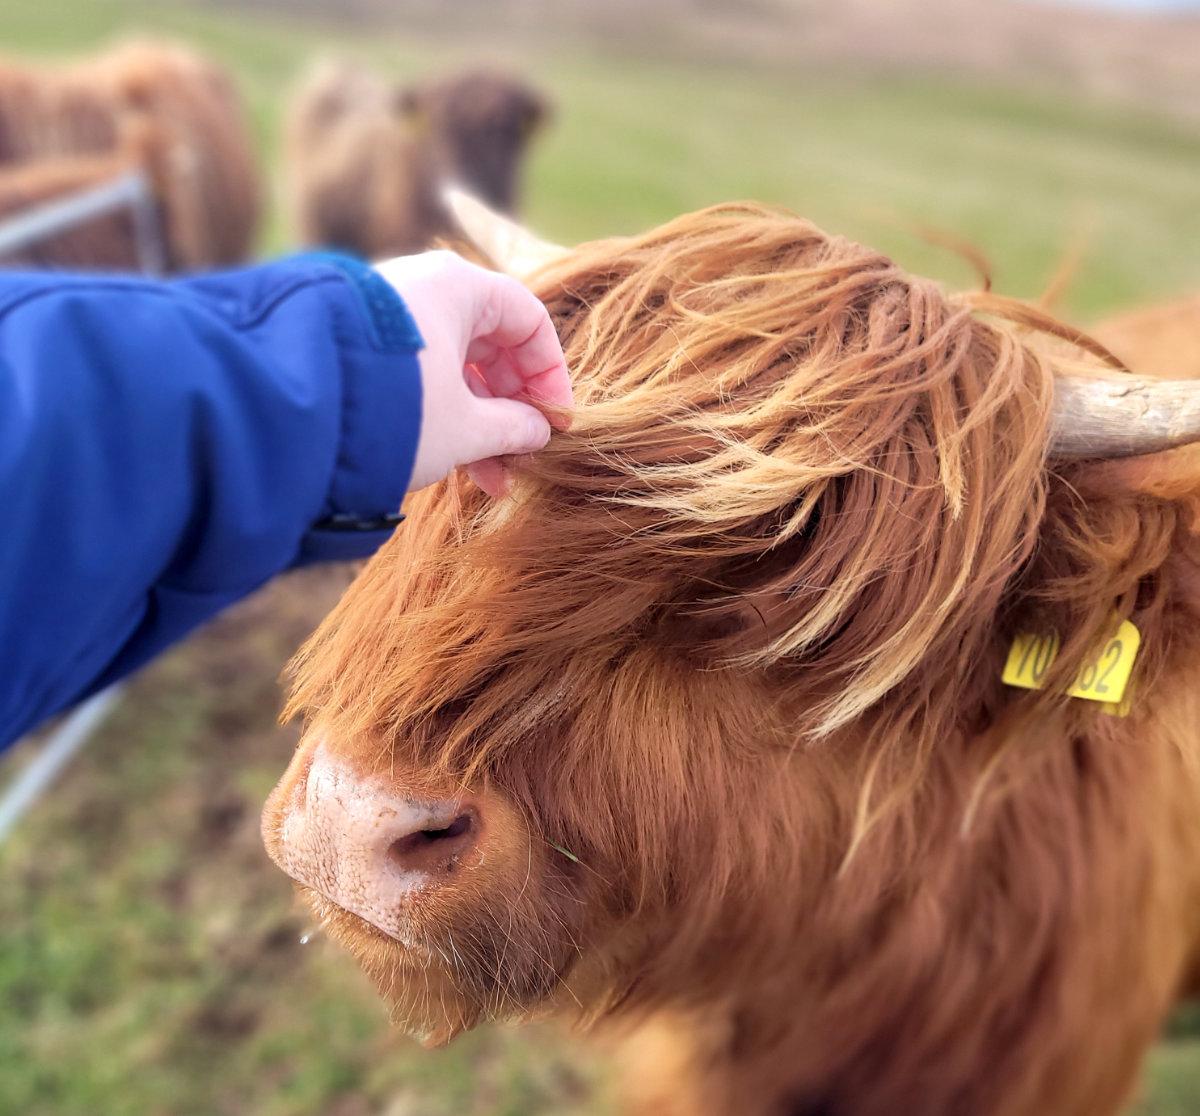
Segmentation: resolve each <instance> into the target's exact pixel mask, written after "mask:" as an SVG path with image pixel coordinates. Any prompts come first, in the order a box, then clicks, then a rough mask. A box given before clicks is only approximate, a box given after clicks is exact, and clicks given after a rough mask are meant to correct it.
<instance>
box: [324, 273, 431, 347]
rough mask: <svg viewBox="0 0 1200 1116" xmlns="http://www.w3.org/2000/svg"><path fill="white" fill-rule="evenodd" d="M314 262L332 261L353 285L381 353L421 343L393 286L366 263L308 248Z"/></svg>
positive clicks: (416, 330) (423, 344)
mask: <svg viewBox="0 0 1200 1116" xmlns="http://www.w3.org/2000/svg"><path fill="white" fill-rule="evenodd" d="M306 256H307V257H308V258H309V259H311V260H314V261H316V262H322V263H328V264H332V265H333V266H334V267H336V268H338V269H339V270H340V271H342V272H343V273H344V274H345V275H346V277H347V278H348V279H349V280H350V282H351V283H353V285H354V289H355V290H356V291H357V292H358V296H359V298H361V299H362V302H363V306H365V307H366V310H367V317H368V318H369V319H370V322H371V328H372V332H373V334H374V337H373V338H372V339H373V340H374V342H375V344H376V346H377V347H378V348H380V349H381V350H382V351H383V352H385V353H395V352H408V353H411V352H416V351H417V350H418V349H423V348H424V347H425V341H424V339H423V338H422V337H421V331H420V330H419V329H417V323H416V322H415V321H414V320H413V316H412V314H411V313H410V312H409V309H408V307H407V306H405V305H404V299H402V298H401V297H400V296H399V295H398V294H397V293H396V290H395V288H394V287H393V286H392V285H391V283H389V282H388V281H387V280H386V279H385V278H384V277H383V276H382V275H380V274H379V272H378V271H376V270H375V269H374V268H373V267H371V266H370V264H367V263H364V262H363V261H362V260H360V259H358V258H357V257H355V256H349V255H346V254H345V253H344V252H308V253H306Z"/></svg>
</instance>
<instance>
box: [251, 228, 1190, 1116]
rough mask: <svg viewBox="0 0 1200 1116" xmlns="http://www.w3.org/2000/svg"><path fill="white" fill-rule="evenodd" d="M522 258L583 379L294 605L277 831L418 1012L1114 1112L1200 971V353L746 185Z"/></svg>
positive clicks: (1058, 1111) (703, 1070)
mask: <svg viewBox="0 0 1200 1116" xmlns="http://www.w3.org/2000/svg"><path fill="white" fill-rule="evenodd" d="M516 249H521V250H522V253H523V258H524V259H525V260H526V261H529V260H533V259H538V258H544V254H543V253H541V252H539V251H536V250H535V251H530V250H529V249H528V246H527V245H523V244H522V243H520V238H519V237H518V236H515V235H513V234H512V233H511V231H510V233H509V234H508V236H507V245H506V247H505V248H504V249H503V250H502V251H501V252H500V253H499V254H498V255H496V257H495V258H496V259H497V262H504V260H505V259H506V258H508V256H509V254H510V250H516ZM532 282H533V286H534V289H535V290H536V291H537V292H538V293H539V295H540V296H541V297H542V298H543V299H544V301H545V302H546V303H547V305H548V306H549V308H550V311H551V314H552V316H553V318H554V320H555V321H556V323H557V326H558V328H559V330H560V333H561V337H562V340H563V344H564V348H565V351H566V354H567V360H568V365H569V367H570V368H571V370H572V373H573V376H574V377H575V381H576V393H577V400H578V410H577V413H576V415H575V417H574V424H573V425H572V427H571V429H570V430H569V431H567V432H565V433H561V434H558V435H556V436H555V438H554V439H553V440H552V441H551V443H550V445H549V446H548V447H547V448H546V449H545V450H544V451H543V452H541V453H540V454H538V455H535V456H534V457H533V458H531V459H529V460H528V461H525V462H523V463H522V464H521V467H520V469H519V474H518V479H517V483H516V487H515V489H514V491H513V493H512V494H511V495H510V496H509V497H506V498H504V499H502V500H498V501H493V500H490V499H488V498H487V497H485V496H484V495H483V494H482V493H481V492H479V491H477V490H475V489H474V488H472V487H471V486H470V485H469V484H468V483H467V482H466V481H465V480H464V479H462V478H459V479H452V480H450V481H448V482H446V483H443V484H442V485H441V486H439V487H436V488H435V489H432V490H428V491H426V492H424V493H422V494H420V495H419V496H417V497H416V498H415V499H413V500H412V501H411V505H410V507H409V508H408V511H409V522H408V523H407V524H406V525H405V526H404V528H403V529H401V530H400V531H398V532H397V534H396V536H395V538H394V539H392V540H391V542H390V543H389V544H388V545H386V546H385V547H384V548H383V549H382V550H381V551H380V552H379V553H378V554H377V555H376V557H375V558H374V559H373V560H372V561H371V562H370V564H369V565H368V566H367V567H366V568H365V570H364V571H363V572H362V574H361V575H360V577H359V578H358V580H357V581H356V582H355V584H354V585H353V586H352V587H351V589H350V590H349V591H348V593H347V594H346V596H345V597H344V598H343V600H342V601H341V603H340V604H339V605H338V607H337V608H336V609H335V610H334V612H333V613H332V614H331V615H330V616H329V617H328V618H327V619H326V621H325V622H324V624H323V625H322V626H321V628H320V629H319V630H318V631H317V633H316V634H315V636H314V637H313V638H312V639H311V641H310V642H309V643H308V644H307V645H306V647H305V648H304V649H303V651H302V652H301V654H300V655H299V657H298V659H297V661H296V663H295V665H294V670H295V688H294V691H293V695H292V700H291V704H290V707H289V710H288V712H289V713H291V714H296V713H300V714H303V715H304V717H305V718H306V732H305V735H304V738H303V740H302V742H301V744H300V746H299V748H298V750H297V753H296V756H295V758H294V760H293V762H292V764H291V766H290V767H289V769H288V771H287V772H286V774H285V775H284V776H283V779H282V780H281V782H280V783H279V785H278V787H277V788H276V790H275V791H274V793H273V794H272V796H271V798H270V800H269V802H268V804H267V807H266V810H265V813H264V818H263V828H264V837H265V840H266V844H267V847H268V849H269V851H270V853H271V855H272V857H273V858H274V859H275V860H276V861H277V863H278V864H279V865H280V866H281V867H283V868H284V870H285V871H287V872H288V873H289V874H290V875H292V876H293V877H294V878H295V879H296V880H297V881H298V882H299V883H300V885H301V890H302V892H303V894H304V896H305V898H306V899H307V901H308V902H309V903H310V905H311V906H312V908H313V909H314V911H315V912H316V913H317V914H318V915H319V917H320V918H321V920H322V921H323V923H324V924H325V926H326V927H327V928H328V929H329V931H330V933H331V934H332V935H333V936H334V937H335V938H336V939H337V940H339V941H340V942H342V943H344V944H345V945H346V946H347V947H349V949H350V950H351V951H353V953H354V954H355V955H356V956H357V957H358V958H359V960H360V961H361V963H362V964H363V966H364V967H365V969H366V971H367V972H368V973H369V974H370V975H371V977H372V978H373V979H374V981H375V982H376V984H377V985H378V987H379V989H380V991H381V993H382V994H383V995H384V996H385V997H386V998H387V999H388V1001H389V1002H390V1003H391V1005H392V1008H393V1011H394V1013H395V1017H396V1019H397V1021H398V1022H400V1023H401V1024H402V1025H404V1026H405V1027H407V1028H408V1029H409V1030H410V1031H413V1032H415V1033H418V1034H420V1035H422V1036H424V1037H425V1039H426V1040H427V1041H428V1042H431V1043H438V1042H444V1041H447V1040H449V1039H450V1038H452V1037H453V1036H454V1035H455V1034H457V1033H459V1032H461V1031H463V1030H464V1029H466V1028H469V1027H471V1026H473V1025H475V1024H476V1023H477V1022H479V1021H480V1020H485V1019H495V1018H527V1017H531V1016H535V1015H544V1014H557V1015H560V1016H564V1017H568V1018H573V1019H576V1020H579V1021H581V1022H583V1023H584V1024H587V1025H597V1026H599V1025H602V1024H603V1025H606V1026H607V1027H609V1028H622V1029H623V1031H624V1033H625V1034H626V1035H627V1045H626V1050H627V1052H628V1059H629V1063H630V1068H631V1070H632V1071H633V1073H634V1077H633V1079H632V1080H631V1087H630V1100H629V1104H630V1106H631V1108H632V1109H633V1110H636V1111H639V1112H641V1111H644V1112H646V1113H678V1114H684V1113H689V1114H701V1113H703V1114H713V1116H716V1114H728V1113H734V1112H737V1113H744V1114H746V1116H784V1114H791V1116H801V1114H804V1116H816V1114H818V1113H819V1114H822V1116H829V1114H835V1116H891V1114H893V1113H921V1114H935V1113H936V1114H950V1113H955V1114H957V1113H962V1114H968V1113H969V1114H971V1116H1029V1114H1031V1113H1038V1114H1042V1113H1045V1114H1051V1113H1052V1114H1054V1116H1102V1114H1111V1113H1116V1112H1118V1111H1119V1110H1120V1108H1121V1107H1122V1106H1123V1105H1124V1104H1125V1103H1126V1102H1127V1101H1128V1099H1129V1098H1130V1095H1131V1092H1132V1091H1133V1089H1134V1088H1135V1083H1136V1080H1137V1074H1138V1069H1139V1066H1140V1064H1141V1061H1142V1056H1143V1054H1144V1052H1145V1050H1146V1048H1147V1047H1148V1046H1149V1045H1150V1044H1151V1043H1152V1042H1153V1041H1154V1039H1155V1037H1156V1035H1157V1034H1158V1031H1159V1028H1160V1027H1161V1025H1162V1023H1163V1020H1164V1018H1165V1016H1166V1015H1167V1013H1168V1012H1169V1011H1170V1009H1171V1007H1172V1005H1173V1004H1174V1003H1175V1002H1176V999H1177V998H1178V997H1179V996H1181V995H1183V994H1185V993H1187V992H1188V991H1189V990H1190V989H1191V988H1193V987H1194V985H1195V981H1196V978H1197V977H1198V976H1200V951H1198V947H1200V686H1198V685H1197V682H1198V680H1200V444H1195V443H1197V441H1198V440H1200V395H1198V393H1197V390H1196V386H1197V385H1194V384H1191V383H1171V382H1155V381H1147V380H1139V379H1137V378H1135V377H1133V376H1132V375H1130V374H1129V373H1126V372H1123V371H1121V370H1117V369H1114V368H1112V367H1110V365H1112V364H1113V363H1114V360H1113V358H1111V357H1110V356H1109V355H1108V354H1107V353H1106V351H1105V350H1104V349H1103V348H1102V347H1101V346H1100V345H1098V344H1096V343H1095V342H1093V341H1091V340H1090V339H1089V338H1087V337H1086V336H1084V335H1082V334H1080V333H1079V332H1077V331H1075V330H1072V329H1070V328H1068V327H1066V326H1064V325H1062V324H1060V323H1057V322H1055V321H1054V320H1053V319H1051V318H1049V317H1048V316H1047V315H1045V314H1043V313H1041V312H1039V311H1037V310H1035V309H1033V308H1031V307H1027V306H1024V305H1021V304H1017V303H1013V302H1009V301H1006V300H1004V299H1001V298H998V297H995V296H964V295H948V294H946V293H944V292H943V291H942V290H941V289H940V288H939V287H937V286H936V285H934V284H933V283H930V282H928V281H926V280H923V279H919V278H916V277H914V276H912V275H909V274H907V273H906V272H905V271H903V270H902V269H901V268H900V267H898V266H897V265H896V264H895V263H893V262H892V261H891V260H889V259H888V258H886V257H885V256H883V255H881V254H879V253H878V252H875V251H872V250H870V249H867V248H864V247H860V246H859V245H856V244H853V243H850V242H849V241H846V240H843V239H841V238H838V237H833V236H828V235H826V234H825V233H823V232H822V231H820V230H819V229H817V228H816V227H814V226H813V225H811V224H809V223H808V222H807V221H804V220H800V219H798V218H795V217H792V216H790V215H787V214H784V213H779V212H775V211H771V210H766V209H762V208H758V207H754V206H745V205H731V206H723V207H719V208H714V209H709V210H705V211H703V212H700V213H695V214H692V215H690V216H685V217H682V218H679V219H677V220H675V221H672V222H670V223H669V224H667V225H665V226H663V227H661V228H658V229H655V230H653V231H651V232H649V233H646V234H643V235H640V236H634V237H629V238H626V239H620V240H608V241H600V242H597V243H594V244H589V245H584V246H582V247H580V248H577V249H575V250H573V251H570V252H567V253H565V254H563V255H561V256H560V257H559V258H557V259H554V260H551V261H550V262H547V263H544V265H543V266H542V267H541V268H540V269H539V270H538V271H537V273H536V274H535V275H533V276H532ZM1125 620H1131V621H1132V622H1133V624H1134V625H1135V626H1136V628H1137V629H1138V630H1139V632H1140V636H1141V649H1140V652H1139V653H1138V655H1137V658H1136V661H1135V662H1134V665H1133V677H1132V681H1131V688H1130V690H1129V696H1128V702H1127V708H1117V707H1115V706H1114V705H1113V704H1112V703H1111V702H1110V703H1109V704H1107V705H1106V704H1102V703H1100V702H1098V701H1093V700H1086V699H1085V698H1083V697H1077V696H1069V695H1068V694H1067V693H1066V691H1067V689H1068V688H1072V687H1074V689H1076V690H1078V689H1079V687H1081V686H1082V685H1083V683H1084V680H1085V679H1087V678H1088V677H1089V671H1091V676H1090V677H1091V680H1090V681H1089V682H1088V685H1091V686H1094V687H1099V690H1097V691H1093V696H1095V695H1096V693H1107V692H1109V690H1108V686H1107V683H1106V682H1104V681H1102V678H1103V679H1107V677H1108V675H1107V673H1102V672H1107V671H1108V670H1109V665H1108V663H1107V659H1106V658H1104V656H1107V655H1108V654H1109V652H1110V650H1111V649H1112V644H1111V643H1110V642H1108V641H1109V640H1110V637H1111V636H1112V634H1113V632H1114V629H1115V628H1116V626H1117V624H1118V622H1120V621H1125ZM1031 633H1043V634H1044V635H1045V639H1044V640H1043V642H1042V643H1041V644H1039V648H1040V649H1039V651H1038V655H1039V656H1041V655H1042V650H1041V649H1044V648H1050V647H1053V643H1052V642H1051V637H1050V633H1056V635H1057V637H1058V639H1059V640H1060V641H1061V644H1060V647H1059V649H1058V654H1057V658H1056V659H1053V660H1052V661H1051V656H1050V655H1049V654H1047V655H1046V656H1045V658H1044V660H1043V661H1041V664H1040V666H1041V674H1040V676H1039V677H1040V682H1041V686H1042V688H1041V689H1027V688H1017V687H1014V686H1010V685H1006V683H1005V681H1004V680H1003V676H1004V674H1005V671H1006V669H1007V668H1006V662H1007V661H1008V660H1010V659H1011V658H1012V651H1013V648H1014V646H1015V647H1016V649H1017V650H1018V651H1019V650H1020V648H1021V647H1022V646H1029V641H1028V640H1027V639H1026V637H1027V635H1028V634H1031ZM1101 649H1103V650H1101ZM1115 653H1116V655H1117V657H1118V658H1120V657H1121V655H1122V654H1124V651H1122V650H1120V649H1117V651H1116V652H1115ZM1098 655H1100V656H1101V658H1100V659H1099V663H1098V665H1099V667H1100V668H1102V670H1097V669H1095V668H1096V666H1097V656H1098ZM1021 669H1022V670H1023V669H1024V666H1023V665H1022V667H1021ZM1121 714H1125V715H1121Z"/></svg>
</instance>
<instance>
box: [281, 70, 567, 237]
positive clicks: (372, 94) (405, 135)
mask: <svg viewBox="0 0 1200 1116" xmlns="http://www.w3.org/2000/svg"><path fill="white" fill-rule="evenodd" d="M546 111H547V107H546V102H545V101H544V100H543V99H542V97H541V96H540V95H539V94H538V93H536V92H535V91H534V90H532V89H530V88H529V87H528V86H526V85H525V84H524V83H522V82H520V81H518V80H517V79H515V78H512V77H508V76H505V75H503V74H497V73H490V72H488V71H468V72H465V73H461V74H456V75H453V76H451V77H447V78H445V79H443V80H440V81H431V82H429V83H426V84H424V85H415V86H401V85H396V84H393V83H391V82H388V81H385V80H384V79H382V78H381V77H379V76H377V75H375V74H372V73H369V72H364V71H363V70H362V69H361V68H359V67H357V66H353V65H350V64H343V65H326V66H324V67H322V68H320V69H319V70H318V71H316V72H315V73H314V74H313V75H312V77H311V78H310V79H309V80H308V81H307V82H306V83H305V85H304V86H303V87H302V88H301V90H300V91H299V92H298V93H297V95H296V97H295V99H294V104H293V105H292V108H291V110H290V114H289V121H288V129H287V152H286V167H287V181H288V189H289V191H290V193H291V196H292V209H293V215H294V217H293V219H294V222H295V224H296V228H297V230H298V232H299V236H300V239H301V240H302V241H303V242H305V243H309V244H323V245H332V246H335V247H338V248H346V249H351V250H353V251H355V252H358V253H359V254H360V255H363V256H368V257H373V258H379V257H382V256H390V255H397V254H400V253H404V252H413V251H417V250H419V249H422V248H427V247H429V245H430V244H431V243H433V241H434V240H436V239H437V238H438V237H439V236H444V235H448V234H450V233H452V232H453V231H454V225H453V224H452V223H451V222H450V220H449V218H448V215H447V213H446V210H445V207H444V206H443V204H442V201H441V196H440V193H441V189H442V187H443V186H444V185H445V184H446V183H447V182H458V183H461V184H462V185H464V186H466V187H468V188H469V189H471V190H472V191H474V192H475V193H477V194H478V195H479V196H480V197H482V198H484V199H486V200H487V201H489V202H490V203H491V204H492V205H494V206H497V207H499V208H501V209H506V210H511V209H513V208H514V207H515V205H516V201H517V194H518V185H519V183H518V178H519V172H520V164H521V161H522V158H523V157H524V155H525V151H526V148H527V147H528V144H529V141H530V139H531V138H532V137H533V135H534V133H535V132H536V131H537V128H538V126H539V125H540V124H541V122H542V120H543V119H544V117H545V115H546Z"/></svg>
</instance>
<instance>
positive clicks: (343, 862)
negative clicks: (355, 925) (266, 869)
mask: <svg viewBox="0 0 1200 1116" xmlns="http://www.w3.org/2000/svg"><path fill="white" fill-rule="evenodd" d="M489 812H490V811H489V808H488V796H486V795H472V794H468V793H466V792H464V791H462V790H461V789H458V788H455V789H454V790H453V791H452V792H450V793H442V794H438V795H429V794H426V793H424V791H423V789H422V790H415V789H411V790H410V789H409V788H408V787H407V786H404V785H401V784H399V783H398V781H397V780H396V779H395V778H394V776H390V775H389V773H387V772H386V771H383V772H379V773H370V772H368V773H364V772H362V771H360V770H357V769H356V766H355V765H354V764H352V763H350V762H349V761H347V760H346V759H344V758H341V757H339V756H338V755H336V754H334V753H333V752H332V751H331V750H330V749H329V747H328V746H327V745H326V744H323V743H322V744H317V745H316V746H315V747H314V746H312V745H309V744H305V745H301V748H300V750H299V751H298V752H297V755H296V757H295V759H294V760H293V762H292V765H291V766H290V767H289V769H288V771H287V772H286V773H285V775H284V777H283V779H282V780H281V781H280V783H279V785H278V786H277V787H276V788H275V790H274V791H273V792H272V794H271V797H270V798H269V799H268V801H267V805H266V808H265V810H264V812H263V839H264V843H265V844H266V847H267V851H268V853H269V854H270V856H271V858H272V859H273V860H274V861H275V863H276V864H277V865H279V867H280V868H282V869H283V871H284V872H286V873H287V874H288V875H289V876H291V877H292V878H293V879H294V880H296V881H297V882H298V883H301V884H303V885H304V886H306V887H309V888H311V889H312V890H313V891H316V892H318V893H320V894H321V895H323V896H324V897H325V898H326V899H328V900H329V901H330V902H332V903H334V904H336V905H337V906H338V907H340V908H342V909H343V910H346V911H349V912H351V913H352V914H355V915H357V916H358V917H359V918H361V919H363V920H364V921H365V922H367V923H369V924H370V925H371V926H373V927H375V928H376V929H377V930H380V931H382V932H383V933H384V934H386V935H388V936H389V937H391V938H393V939H395V940H396V941H398V942H401V943H402V944H405V945H412V944H413V937H414V933H413V930H414V926H413V922H414V915H415V910H416V908H419V907H422V906H426V907H427V906H428V905H429V904H430V902H431V901H434V900H445V899H448V898H451V897H452V895H453V893H455V892H461V891H463V890H464V889H468V890H469V889H470V886H471V885H470V877H471V876H472V875H473V874H475V873H477V871H478V869H479V868H480V866H481V864H482V863H483V861H484V860H485V859H486V850H487V847H488V844H489V839H490V838H494V835H493V834H491V833H489V829H490V828H491V826H490V824H489V816H488V815H489ZM447 892H449V893H450V894H449V895H448V894H446V893H447Z"/></svg>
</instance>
